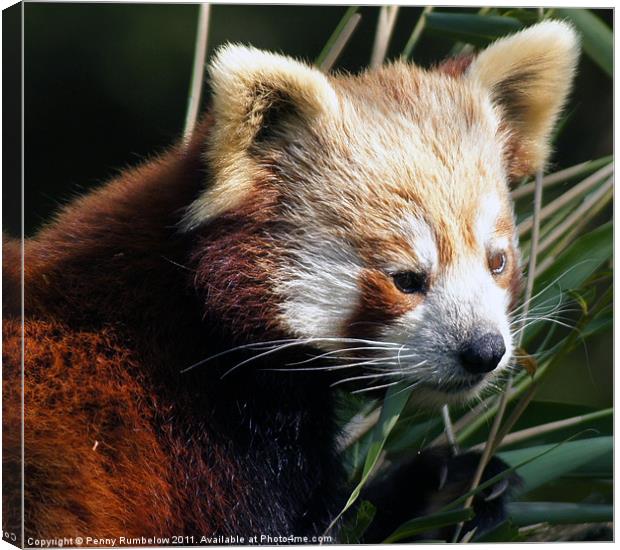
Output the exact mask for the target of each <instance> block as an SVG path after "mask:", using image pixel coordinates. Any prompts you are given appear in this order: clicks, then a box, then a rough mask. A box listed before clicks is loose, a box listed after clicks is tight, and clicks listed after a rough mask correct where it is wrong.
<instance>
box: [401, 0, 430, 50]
mask: <svg viewBox="0 0 620 550" xmlns="http://www.w3.org/2000/svg"><path fill="white" fill-rule="evenodd" d="M432 11H433V6H426V7H425V8H424V9H423V10H422V13H421V14H420V18H419V19H418V21H417V23H416V24H415V27H413V31H412V32H411V36H410V37H409V40H407V44H405V47H404V49H403V53H402V54H401V56H400V58H401V60H402V61H407V59H409V58H410V57H411V54H412V53H413V50H414V49H415V47H416V44H417V43H418V40H419V39H420V36H422V31H424V27H425V25H426V16H427V15H428V14H429V13H431V12H432Z"/></svg>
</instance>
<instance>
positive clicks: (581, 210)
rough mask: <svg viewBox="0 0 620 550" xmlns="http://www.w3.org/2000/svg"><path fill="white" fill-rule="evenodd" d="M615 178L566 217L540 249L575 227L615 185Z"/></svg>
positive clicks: (547, 237)
mask: <svg viewBox="0 0 620 550" xmlns="http://www.w3.org/2000/svg"><path fill="white" fill-rule="evenodd" d="M613 181H614V180H613V178H609V179H608V180H607V181H606V182H605V183H604V184H603V185H602V186H601V187H600V188H599V189H597V190H596V191H595V192H594V193H592V195H591V196H590V197H588V198H587V199H586V200H584V201H583V203H582V204H581V205H580V206H579V207H578V208H576V209H575V210H574V211H573V212H572V213H571V214H570V215H569V216H567V217H566V219H565V220H564V221H563V222H562V223H560V224H559V225H557V226H556V227H555V228H554V229H553V231H551V232H550V233H549V234H548V235H547V236H546V237H545V238H544V239H543V240H542V241H541V243H540V246H539V251H540V252H543V251H545V250H547V249H548V248H549V247H550V246H551V245H552V244H553V243H554V242H556V241H557V240H558V239H559V238H560V237H561V236H562V235H563V234H564V233H565V232H566V231H567V230H568V229H569V228H571V227H573V226H574V225H575V224H576V223H577V222H578V221H579V220H581V219H583V217H584V216H585V215H586V214H588V212H590V211H591V209H592V207H593V206H594V205H596V203H597V202H598V201H599V200H600V199H601V198H603V197H604V196H605V195H608V194H609V193H608V192H609V190H610V189H611V188H612V187H613Z"/></svg>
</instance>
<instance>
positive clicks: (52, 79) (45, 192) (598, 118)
mask: <svg viewBox="0 0 620 550" xmlns="http://www.w3.org/2000/svg"><path fill="white" fill-rule="evenodd" d="M24 9H25V21H24V43H25V74H24V102H25V176H24V177H25V231H26V234H27V235H32V234H33V233H34V232H35V231H36V230H37V229H38V228H40V227H41V225H42V224H44V223H45V222H46V221H47V220H49V219H50V216H51V215H52V213H53V212H54V211H55V210H56V209H57V208H58V207H59V205H62V204H63V203H65V202H67V201H68V200H70V199H71V198H72V197H74V196H76V195H78V194H81V193H84V192H86V191H87V190H88V189H90V188H92V187H94V186H96V185H99V184H101V183H102V182H104V181H105V180H106V179H108V178H109V177H110V176H113V175H115V174H116V173H118V172H119V170H122V169H123V168H125V167H127V166H132V165H135V164H138V163H140V162H142V161H143V160H144V159H146V158H148V157H149V156H151V155H154V154H156V153H158V152H160V151H162V150H163V149H164V148H166V147H167V146H169V145H170V144H171V143H172V142H174V141H175V140H177V139H178V138H179V137H180V134H181V132H182V128H183V123H184V117H185V110H186V106H187V97H188V90H189V83H190V73H191V67H192V61H193V53H194V40H195V36H196V21H197V14H198V6H197V5H181V4H174V5H166V4H119V3H106V4H78V3H71V4H69V3H26V4H25V7H24ZM345 10H346V7H340V6H327V7H325V6H316V5H315V6H286V5H279V6H267V5H214V6H212V9H211V21H210V34H209V52H212V51H213V49H214V48H216V47H217V46H218V45H220V44H223V43H225V42H241V43H246V44H252V45H254V46H256V47H259V48H265V49H268V50H272V51H279V52H284V53H287V54H289V55H293V56H296V57H301V58H305V59H307V60H310V61H312V60H314V59H315V58H316V57H317V55H318V54H319V53H320V51H321V49H322V47H323V45H324V44H325V42H326V41H327V39H328V38H329V36H330V34H331V33H332V31H333V30H334V28H335V27H336V25H337V24H338V22H339V20H340V18H341V17H342V15H343V13H344V12H345ZM421 10H422V8H420V7H402V8H401V10H400V13H399V16H398V19H397V22H396V27H395V32H394V35H393V38H392V41H391V44H390V49H389V50H388V58H394V57H396V56H398V54H399V53H400V52H401V51H402V49H403V47H404V45H405V43H406V41H407V39H408V37H409V35H410V34H411V30H412V28H413V26H414V25H415V23H416V21H417V20H418V17H419V16H420V13H421ZM443 11H450V10H443ZM452 11H461V12H463V11H472V12H475V11H476V10H474V9H472V10H465V9H460V10H458V9H455V10H452ZM594 11H595V12H596V14H597V15H598V16H599V17H600V18H601V19H602V20H603V21H605V22H606V23H607V24H608V25H609V26H612V10H610V9H609V10H594ZM359 13H360V14H361V15H362V19H361V23H360V25H359V27H358V28H357V30H356V31H355V33H354V35H353V38H352V40H351V41H350V43H349V44H348V45H347V47H346V49H345V51H344V53H343V55H342V57H341V58H340V59H339V61H338V63H337V66H336V68H337V69H342V70H348V71H358V70H360V69H361V68H362V67H364V66H365V65H367V63H368V60H369V57H370V52H371V48H372V43H373V38H374V33H375V29H376V24H377V17H378V13H379V8H378V7H362V8H360V11H359ZM453 44H454V41H453V40H449V39H446V38H445V37H442V36H438V35H434V34H433V33H432V32H430V31H429V32H425V33H424V34H423V35H422V38H421V40H420V42H419V43H418V44H417V46H416V49H415V53H414V56H413V58H414V60H415V61H416V62H417V63H419V64H421V65H423V66H429V65H432V64H433V63H436V62H437V61H438V60H440V59H441V58H442V57H444V56H446V55H447V54H448V53H449V52H450V49H451V47H452V46H453ZM15 62H17V60H16V61H15ZM205 96H207V97H208V89H207V91H206V94H205ZM207 101H208V99H206V100H205V102H204V103H205V104H206V102H207ZM612 101H613V100H612V79H610V78H609V76H608V75H607V74H605V72H604V71H603V70H602V69H601V68H600V67H599V66H597V65H595V64H594V63H593V62H592V61H590V59H589V58H588V57H586V56H583V57H582V60H581V63H580V67H579V73H578V77H577V82H576V86H575V91H574V93H573V95H572V97H571V100H570V104H569V106H568V108H567V113H569V116H568V118H567V120H566V123H565V127H564V129H563V131H562V134H561V137H560V138H559V140H558V141H557V143H556V153H555V155H554V157H553V160H552V165H551V166H550V170H551V171H554V170H556V169H559V168H562V167H565V166H570V165H574V164H576V163H578V162H581V161H586V160H589V159H595V158H599V157H601V156H604V155H609V154H611V153H612V152H613V148H612V138H613V126H612V107H613V104H612ZM5 191H7V186H5ZM5 195H6V193H5ZM7 200H9V201H10V200H11V197H10V196H5V201H7ZM13 200H14V201H16V200H18V199H17V198H15V197H13ZM17 204H18V203H17V202H15V205H16V208H15V210H14V212H13V214H15V215H11V211H10V210H9V211H8V212H7V214H8V215H5V223H4V225H5V227H4V228H3V229H4V230H5V231H7V232H8V233H9V234H13V235H16V234H18V231H19V219H18V218H17V216H16V213H17V211H18V209H17ZM5 211H6V209H5ZM604 215H605V216H607V217H608V218H610V217H611V210H609V209H608V211H606V212H605V213H604ZM611 368H612V340H611V333H610V332H608V333H606V334H603V335H602V336H598V337H597V338H596V339H593V340H590V341H589V342H588V344H587V349H586V348H585V347H582V349H581V351H579V352H575V354H573V356H571V357H570V358H569V360H567V364H566V366H565V368H563V369H561V370H559V371H558V373H557V375H555V374H554V375H553V376H550V377H549V378H548V379H547V380H546V382H545V387H544V388H543V389H542V390H541V392H540V393H539V394H538V396H537V401H544V400H550V401H564V402H567V403H571V404H577V405H583V406H588V407H596V408H601V407H608V406H611V404H612V392H613V385H612V383H611V381H612V371H611Z"/></svg>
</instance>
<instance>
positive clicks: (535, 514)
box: [507, 502, 613, 526]
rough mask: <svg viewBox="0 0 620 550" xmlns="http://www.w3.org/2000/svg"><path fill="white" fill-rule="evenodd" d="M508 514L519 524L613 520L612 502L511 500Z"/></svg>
mask: <svg viewBox="0 0 620 550" xmlns="http://www.w3.org/2000/svg"><path fill="white" fill-rule="evenodd" d="M507 508H508V515H509V516H510V520H511V521H512V523H513V524H515V525H517V526H522V525H534V524H536V523H550V524H552V525H563V524H570V523H594V522H603V521H613V506H612V505H611V504H582V503H573V502H510V503H509V504H508V506H507Z"/></svg>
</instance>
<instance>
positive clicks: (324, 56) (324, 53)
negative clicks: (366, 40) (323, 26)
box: [315, 6, 362, 73]
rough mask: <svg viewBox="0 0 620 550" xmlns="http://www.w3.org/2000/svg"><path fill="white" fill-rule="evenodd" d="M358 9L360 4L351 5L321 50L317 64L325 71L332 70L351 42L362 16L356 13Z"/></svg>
mask: <svg viewBox="0 0 620 550" xmlns="http://www.w3.org/2000/svg"><path fill="white" fill-rule="evenodd" d="M357 9H358V6H351V7H350V8H348V9H347V11H346V12H345V14H344V15H343V16H342V19H341V20H340V22H339V23H338V26H337V27H336V29H335V30H334V32H333V33H332V35H331V36H330V37H329V40H328V41H327V43H326V44H325V47H324V48H323V50H321V53H320V54H319V57H317V59H316V62H315V65H317V66H318V68H319V69H320V70H321V71H323V72H324V73H328V72H329V71H331V70H332V67H333V66H334V64H335V63H336V61H337V59H338V58H339V57H340V54H341V53H342V51H343V50H344V48H345V46H346V45H347V43H348V42H349V39H350V38H351V35H352V34H353V32H354V31H355V29H356V28H357V25H358V24H359V22H360V19H361V18H362V16H361V15H360V14H359V13H356V12H357Z"/></svg>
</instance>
